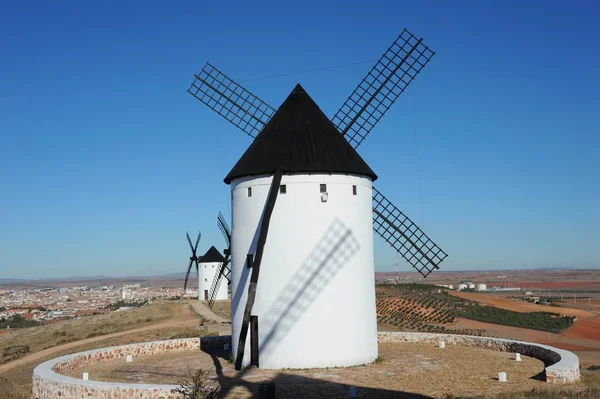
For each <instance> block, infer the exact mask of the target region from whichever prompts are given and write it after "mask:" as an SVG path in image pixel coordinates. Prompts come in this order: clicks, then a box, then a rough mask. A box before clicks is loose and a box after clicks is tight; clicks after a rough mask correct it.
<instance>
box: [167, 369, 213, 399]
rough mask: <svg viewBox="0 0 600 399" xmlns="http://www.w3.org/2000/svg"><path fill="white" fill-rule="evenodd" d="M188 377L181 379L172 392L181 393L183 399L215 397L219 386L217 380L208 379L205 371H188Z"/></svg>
mask: <svg viewBox="0 0 600 399" xmlns="http://www.w3.org/2000/svg"><path fill="white" fill-rule="evenodd" d="M188 374H189V379H188V380H185V381H181V382H180V383H179V387H177V388H175V389H174V390H173V391H172V392H173V393H178V394H180V395H183V398H184V399H217V398H218V397H219V392H220V390H221V386H220V385H219V382H218V381H215V380H209V379H208V378H207V377H206V371H205V370H202V369H198V370H196V371H191V370H190V371H188Z"/></svg>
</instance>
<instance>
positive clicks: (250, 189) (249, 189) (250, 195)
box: [248, 187, 252, 197]
mask: <svg viewBox="0 0 600 399" xmlns="http://www.w3.org/2000/svg"><path fill="white" fill-rule="evenodd" d="M248 197H252V187H248Z"/></svg>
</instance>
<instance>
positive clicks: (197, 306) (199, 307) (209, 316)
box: [188, 301, 230, 323]
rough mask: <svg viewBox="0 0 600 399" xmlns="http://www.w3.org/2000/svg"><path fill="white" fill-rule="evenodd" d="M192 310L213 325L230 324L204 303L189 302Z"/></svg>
mask: <svg viewBox="0 0 600 399" xmlns="http://www.w3.org/2000/svg"><path fill="white" fill-rule="evenodd" d="M188 303H189V304H190V306H191V307H192V309H194V311H195V312H196V313H198V314H199V315H200V316H202V317H204V318H205V319H206V320H208V321H212V322H213V323H229V322H230V320H226V319H224V318H222V317H221V316H219V315H217V314H215V313H214V312H213V311H212V310H211V309H210V308H209V307H208V306H207V305H206V304H205V303H204V302H201V301H189V302H188Z"/></svg>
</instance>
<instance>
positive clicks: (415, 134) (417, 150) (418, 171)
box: [412, 87, 424, 228]
mask: <svg viewBox="0 0 600 399" xmlns="http://www.w3.org/2000/svg"><path fill="white" fill-rule="evenodd" d="M412 90H413V93H412V106H413V109H412V111H413V139H414V142H415V158H416V161H417V186H418V191H419V209H420V211H421V227H423V228H424V222H423V198H422V196H421V171H420V168H419V145H418V142H417V117H416V115H415V114H416V112H415V109H416V106H415V88H414V87H413V88H412Z"/></svg>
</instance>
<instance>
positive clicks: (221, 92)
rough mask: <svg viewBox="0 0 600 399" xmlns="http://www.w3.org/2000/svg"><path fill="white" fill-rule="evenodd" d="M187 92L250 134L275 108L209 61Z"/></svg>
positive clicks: (258, 128)
mask: <svg viewBox="0 0 600 399" xmlns="http://www.w3.org/2000/svg"><path fill="white" fill-rule="evenodd" d="M187 91H188V93H190V94H191V95H192V96H194V97H196V98H197V99H198V100H200V101H201V102H202V103H204V104H206V105H207V106H208V107H209V108H211V109H212V110H213V111H215V112H216V113H217V114H219V115H221V116H222V117H223V118H225V119H226V120H227V121H229V122H230V123H232V124H234V125H235V126H237V127H238V128H240V129H241V130H242V131H243V132H244V133H246V134H247V135H248V136H250V137H256V135H257V134H258V132H260V130H261V129H262V128H263V126H264V125H265V124H266V123H267V122H268V121H269V119H271V116H273V114H274V113H275V109H273V108H271V107H270V106H269V105H268V104H267V103H265V102H264V101H262V100H261V99H260V98H258V97H256V96H255V95H254V94H252V93H250V92H249V91H248V90H246V89H244V88H243V87H242V86H240V85H239V84H237V83H236V82H234V81H233V80H231V79H229V78H228V77H227V75H225V74H224V73H223V72H221V71H219V70H218V69H217V68H215V67H214V66H212V65H211V64H209V63H208V62H207V63H206V65H204V68H202V71H200V73H199V74H197V75H194V80H193V81H192V84H191V85H190V88H189V89H188V90H187Z"/></svg>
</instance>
